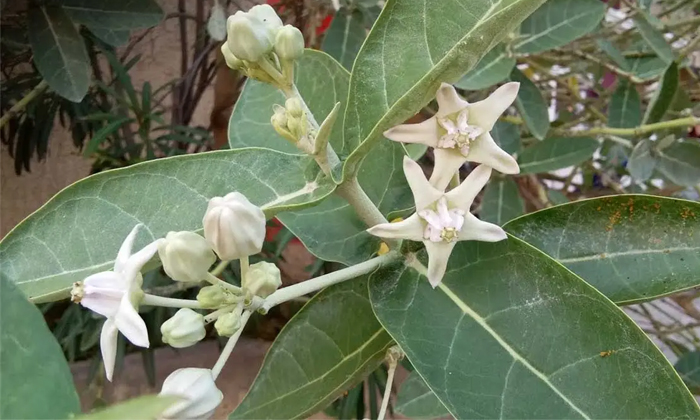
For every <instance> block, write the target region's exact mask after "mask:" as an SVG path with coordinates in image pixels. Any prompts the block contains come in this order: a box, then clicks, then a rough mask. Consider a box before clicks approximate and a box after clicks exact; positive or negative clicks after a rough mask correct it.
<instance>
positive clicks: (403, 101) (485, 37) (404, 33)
mask: <svg viewBox="0 0 700 420" xmlns="http://www.w3.org/2000/svg"><path fill="white" fill-rule="evenodd" d="M543 2H544V0H498V1H495V2H493V1H491V0H451V1H443V2H440V5H439V7H435V5H433V6H430V7H429V5H428V3H429V2H427V1H425V0H389V1H387V2H386V5H385V6H384V9H383V10H382V13H381V15H380V16H379V19H377V22H376V23H375V24H374V26H373V27H372V30H371V32H370V34H369V36H368V37H367V40H366V41H365V43H364V45H363V46H362V49H361V50H360V53H359V54H358V56H357V59H356V61H355V65H354V67H353V72H352V77H351V79H350V96H349V101H348V107H347V109H346V111H345V121H344V134H345V141H346V142H349V143H353V144H361V145H360V147H358V149H357V150H355V151H354V152H353V153H352V155H351V156H350V157H349V158H348V160H347V161H346V163H345V168H344V171H345V173H346V174H347V173H353V172H354V171H355V170H356V168H357V165H358V164H359V163H360V162H361V161H362V159H363V158H364V157H365V156H366V155H367V154H368V153H369V150H370V149H371V148H372V147H374V146H375V145H376V144H377V143H378V142H379V141H381V139H382V133H383V132H384V131H385V130H387V129H388V128H390V127H392V126H393V125H396V124H399V123H402V122H404V121H406V120H407V119H408V118H410V117H411V116H413V115H414V114H415V113H416V112H418V110H420V109H421V108H422V107H423V106H424V105H426V104H427V103H428V102H429V101H431V100H432V99H433V98H434V96H435V91H436V90H437V89H438V87H439V86H440V83H441V82H455V81H457V80H458V79H459V78H460V77H461V76H462V75H464V73H466V72H468V71H469V70H471V69H472V67H474V66H475V65H476V63H477V62H478V61H479V60H480V59H481V57H483V56H484V55H485V54H486V53H487V52H488V51H489V50H491V48H493V47H494V46H496V45H498V43H499V42H500V41H501V40H502V39H503V38H504V37H505V36H506V35H508V34H509V33H510V32H511V31H512V30H513V29H515V28H516V27H517V26H518V25H519V24H520V22H522V21H523V19H525V18H526V17H527V16H528V15H529V14H530V13H532V12H533V11H534V10H535V9H536V8H537V7H538V6H539V5H541V4H542V3H543Z"/></svg>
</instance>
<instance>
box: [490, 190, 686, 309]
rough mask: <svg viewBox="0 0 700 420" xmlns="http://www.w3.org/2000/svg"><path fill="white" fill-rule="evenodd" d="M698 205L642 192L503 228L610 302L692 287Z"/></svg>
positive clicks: (551, 211) (541, 215)
mask: <svg viewBox="0 0 700 420" xmlns="http://www.w3.org/2000/svg"><path fill="white" fill-rule="evenodd" d="M699 216H700V203H696V202H692V201H685V200H677V199H672V198H664V197H652V196H646V195H619V196H610V197H602V198H596V199H590V200H581V201H577V202H574V203H569V204H564V205H561V206H557V207H552V208H549V209H545V210H541V211H538V212H536V213H531V214H528V215H525V216H523V217H520V218H518V219H515V220H513V221H511V222H510V223H508V224H506V226H505V227H504V228H505V229H506V231H508V232H509V233H511V234H513V235H515V236H517V237H519V238H521V239H523V240H524V241H527V242H528V243H530V244H532V245H533V246H536V247H537V248H539V249H541V250H542V251H544V252H546V253H547V254H549V255H550V256H551V257H552V258H555V259H557V260H558V261H559V262H561V263H562V264H564V265H565V266H566V267H567V268H569V269H570V270H571V271H573V272H574V273H576V274H578V275H579V276H581V277H582V278H583V279H584V280H586V281H587V282H588V283H590V284H591V285H592V286H594V287H595V288H597V289H598V290H600V291H601V293H603V294H605V295H606V296H607V297H608V298H610V299H611V300H612V301H614V302H615V303H618V304H628V303H634V302H641V301H646V300H651V299H654V298H656V297H659V296H664V295H668V294H671V293H673V292H677V291H679V290H684V289H688V288H691V287H694V286H696V285H698V284H700V252H699V251H700V236H699V235H698V234H697V232H700V219H698V217H699Z"/></svg>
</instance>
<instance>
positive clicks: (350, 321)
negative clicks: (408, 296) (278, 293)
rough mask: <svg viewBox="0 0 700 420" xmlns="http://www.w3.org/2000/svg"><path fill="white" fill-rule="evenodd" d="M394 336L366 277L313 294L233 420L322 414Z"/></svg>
mask: <svg viewBox="0 0 700 420" xmlns="http://www.w3.org/2000/svg"><path fill="white" fill-rule="evenodd" d="M391 344H392V342H391V338H390V337H389V335H388V334H387V333H386V331H384V329H383V328H382V326H381V325H380V324H379V322H378V321H377V318H375V316H374V314H373V313H372V307H371V305H370V302H369V299H368V297H367V277H363V278H359V279H355V280H352V281H347V282H344V283H341V284H339V285H336V286H332V287H329V288H327V289H325V290H323V291H322V292H321V293H319V294H318V295H316V296H314V297H313V298H312V299H311V300H310V301H309V302H308V303H307V304H306V305H305V306H304V308H302V310H301V311H299V312H298V313H297V314H296V315H295V316H294V318H292V319H291V320H290V321H289V322H288V323H287V325H285V327H284V328H283V329H282V331H281V332H280V334H279V335H278V336H277V339H276V340H275V342H274V343H273V344H272V347H270V350H269V351H268V352H267V356H265V361H264V362H263V366H262V368H261V369H260V372H259V373H258V377H257V378H255V382H254V383H253V386H252V387H251V388H250V391H248V395H246V396H245V398H244V399H243V401H242V402H241V404H240V405H239V406H238V407H237V408H236V410H235V411H234V412H233V413H231V416H230V417H229V418H231V419H296V418H305V417H308V416H309V415H311V414H314V413H316V412H317V411H320V410H322V409H323V408H324V407H325V406H326V405H328V403H330V402H331V401H333V400H334V399H336V398H337V397H338V396H340V395H341V394H342V393H343V392H344V391H345V390H347V389H348V388H350V387H351V386H352V385H354V384H356V383H357V382H359V381H361V380H362V379H363V378H364V376H365V375H366V374H368V373H370V372H371V371H372V370H374V369H376V368H377V366H379V364H380V363H381V362H382V360H383V359H384V356H385V354H386V351H387V349H388V348H389V347H390V346H391Z"/></svg>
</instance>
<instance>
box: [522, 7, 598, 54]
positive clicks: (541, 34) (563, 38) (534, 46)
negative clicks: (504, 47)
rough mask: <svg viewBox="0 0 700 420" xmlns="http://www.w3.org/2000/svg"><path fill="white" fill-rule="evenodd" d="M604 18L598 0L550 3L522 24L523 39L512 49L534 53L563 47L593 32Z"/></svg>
mask: <svg viewBox="0 0 700 420" xmlns="http://www.w3.org/2000/svg"><path fill="white" fill-rule="evenodd" d="M603 16H605V3H603V2H601V1H599V0H549V1H547V2H546V3H545V4H543V5H542V6H541V7H540V8H539V9H537V10H535V13H533V14H531V15H530V16H529V17H528V18H527V19H525V21H523V23H522V25H520V36H521V37H523V38H524V39H523V40H521V41H518V42H516V43H515V45H514V46H513V47H514V49H515V50H516V51H517V52H519V53H528V54H534V53H539V52H542V51H547V50H551V49H552V48H557V47H561V46H564V45H566V44H568V43H570V42H572V41H574V40H575V39H577V38H580V37H582V36H584V35H586V34H587V33H589V32H591V31H592V30H593V29H595V28H596V26H598V24H599V23H600V21H601V20H603Z"/></svg>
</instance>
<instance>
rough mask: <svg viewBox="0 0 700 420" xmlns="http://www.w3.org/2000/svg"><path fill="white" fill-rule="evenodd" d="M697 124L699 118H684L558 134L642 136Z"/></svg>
mask: <svg viewBox="0 0 700 420" xmlns="http://www.w3.org/2000/svg"><path fill="white" fill-rule="evenodd" d="M697 124H700V118H697V117H685V118H679V119H676V120H669V121H661V122H658V123H654V124H647V125H640V126H639V127H635V128H613V127H594V128H591V129H589V130H580V131H566V132H562V133H559V134H561V135H563V136H567V137H587V136H595V135H599V134H612V135H615V136H641V135H642V134H647V133H651V132H653V131H656V130H665V129H667V128H678V127H690V126H693V125H697Z"/></svg>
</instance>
